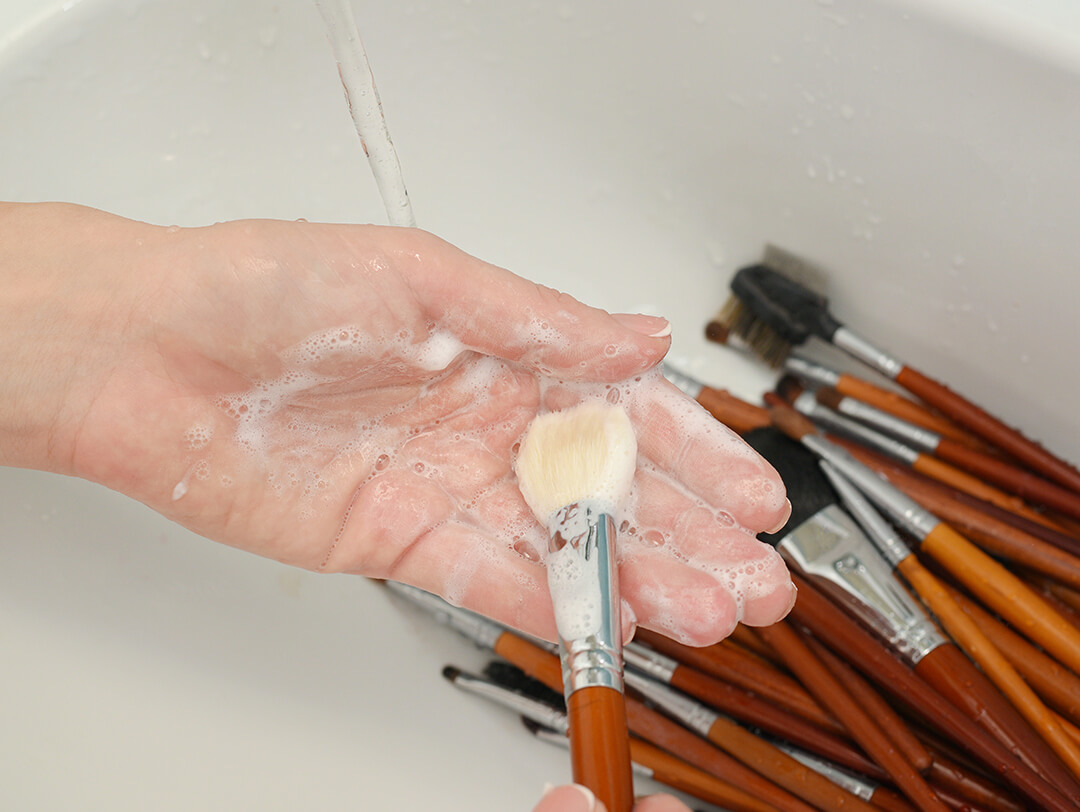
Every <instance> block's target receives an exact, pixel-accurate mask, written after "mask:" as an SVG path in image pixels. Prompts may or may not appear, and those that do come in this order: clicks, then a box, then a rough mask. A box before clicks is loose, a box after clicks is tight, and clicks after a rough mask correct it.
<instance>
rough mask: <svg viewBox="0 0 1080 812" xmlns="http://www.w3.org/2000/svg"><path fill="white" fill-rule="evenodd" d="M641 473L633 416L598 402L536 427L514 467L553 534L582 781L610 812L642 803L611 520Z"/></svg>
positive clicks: (551, 565) (558, 615) (555, 594)
mask: <svg viewBox="0 0 1080 812" xmlns="http://www.w3.org/2000/svg"><path fill="white" fill-rule="evenodd" d="M636 465H637V440H636V438H635V436H634V430H633V427H632V426H631V424H630V419H629V418H628V417H627V416H626V412H624V411H623V410H622V408H620V407H618V406H610V405H608V404H600V403H595V402H585V403H582V404H580V405H579V406H576V407H574V408H572V409H567V410H563V411H557V412H550V413H547V414H543V415H540V416H538V417H536V418H535V419H534V420H533V422H532V423H531V424H530V425H529V428H528V430H527V432H526V434H525V438H524V439H523V440H522V442H521V449H520V451H519V452H518V455H517V459H516V460H515V464H514V470H515V472H516V474H517V479H518V485H519V487H520V489H521V493H522V495H523V496H524V497H525V501H526V503H527V504H528V505H529V507H530V508H531V509H532V512H533V514H534V515H535V516H536V518H537V520H538V521H539V522H540V523H541V524H543V525H544V526H545V527H547V529H548V532H549V534H550V542H549V545H548V555H547V562H546V563H547V572H548V586H549V588H550V591H551V600H552V603H553V604H554V608H555V623H556V627H557V629H558V632H559V648H560V652H561V659H562V666H563V685H564V690H565V693H566V706H567V714H568V717H569V721H570V756H571V763H572V765H573V776H574V781H576V782H577V783H579V784H583V785H584V786H586V787H588V788H589V789H591V790H592V791H593V792H594V793H595V794H596V796H597V798H599V799H600V800H601V801H603V802H604V804H605V805H606V807H607V808H608V810H610V812H630V808H631V806H633V802H634V791H633V780H632V777H631V770H630V749H629V741H628V734H627V728H626V708H625V703H624V700H623V681H622V625H621V622H620V602H619V588H618V576H617V572H618V570H617V567H616V563H615V520H614V518H613V517H614V516H615V515H616V514H617V512H618V510H619V509H620V507H621V505H622V502H623V501H624V500H625V498H626V495H627V493H628V492H629V490H630V485H631V483H632V481H633V478H634V470H635V468H636Z"/></svg>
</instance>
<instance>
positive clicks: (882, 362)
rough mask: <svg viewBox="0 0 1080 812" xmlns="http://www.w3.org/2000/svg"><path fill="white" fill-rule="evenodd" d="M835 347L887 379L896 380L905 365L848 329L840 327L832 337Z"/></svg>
mask: <svg viewBox="0 0 1080 812" xmlns="http://www.w3.org/2000/svg"><path fill="white" fill-rule="evenodd" d="M832 343H833V346H835V347H838V348H840V349H841V350H843V351H844V352H846V353H848V355H851V356H853V357H855V358H858V359H859V360H860V361H862V362H863V363H865V364H869V365H870V366H872V367H873V368H874V369H876V370H877V371H878V372H880V373H881V374H882V375H884V376H885V377H887V378H890V379H894V378H896V376H897V375H899V374H900V370H902V369H903V368H904V365H903V364H902V363H900V361H898V360H897V359H895V358H893V357H892V356H891V355H889V353H887V352H885V350H883V349H881V348H880V347H875V346H874V345H873V344H871V343H870V342H869V341H867V340H866V339H865V338H863V337H861V336H858V335H856V334H855V333H853V332H851V330H849V329H848V328H847V327H840V328H839V329H837V331H836V332H835V333H833V337H832Z"/></svg>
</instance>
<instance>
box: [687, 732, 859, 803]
mask: <svg viewBox="0 0 1080 812" xmlns="http://www.w3.org/2000/svg"><path fill="white" fill-rule="evenodd" d="M708 739H709V741H711V742H712V743H713V744H715V745H716V746H717V747H720V748H722V749H724V750H726V751H728V752H729V753H730V754H731V755H733V756H734V757H735V758H737V759H738V760H739V761H741V762H742V763H743V764H745V765H746V766H747V767H750V768H751V769H752V770H754V771H755V772H758V773H760V774H761V775H763V776H765V777H766V778H768V779H769V780H771V781H772V782H773V783H775V784H776V785H778V786H781V787H783V788H784V789H786V790H788V792H791V793H792V794H795V795H797V796H798V797H800V798H802V799H803V800H804V801H806V802H807V803H810V804H812V805H813V806H816V807H817V808H818V809H844V810H851V811H852V812H856V811H857V812H876V810H875V809H874V807H873V806H872V805H871V804H869V803H867V802H866V801H864V800H863V799H862V798H859V797H858V796H856V795H853V794H852V793H850V792H848V791H847V790H846V789H843V788H842V787H840V786H838V785H837V784H834V783H833V782H832V781H830V780H829V779H828V778H826V777H825V776H823V775H821V774H820V773H817V772H814V771H813V770H811V769H810V768H809V767H807V766H806V765H804V764H802V763H801V762H799V761H796V760H795V759H794V758H793V757H792V756H789V755H788V754H787V753H785V752H784V751H782V750H780V749H779V748H778V747H775V746H773V745H772V744H770V743H769V742H767V741H765V740H764V739H762V738H759V737H758V736H756V735H754V734H753V733H751V732H750V731H749V730H746V729H745V728H742V727H740V726H739V725H737V724H736V723H735V722H732V721H731V720H730V719H727V718H725V717H723V716H721V717H719V718H717V720H716V721H715V722H714V723H713V725H712V727H711V728H710V729H709V733H708Z"/></svg>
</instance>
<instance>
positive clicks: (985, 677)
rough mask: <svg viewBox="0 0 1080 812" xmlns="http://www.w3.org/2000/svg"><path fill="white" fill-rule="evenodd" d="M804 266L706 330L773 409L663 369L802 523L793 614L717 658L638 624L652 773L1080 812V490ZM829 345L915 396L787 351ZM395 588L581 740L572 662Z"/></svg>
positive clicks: (776, 259) (633, 700)
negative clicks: (821, 288) (878, 336)
mask: <svg viewBox="0 0 1080 812" xmlns="http://www.w3.org/2000/svg"><path fill="white" fill-rule="evenodd" d="M791 267H792V261H791V258H789V257H786V256H783V255H780V254H777V252H775V251H771V252H767V253H766V258H765V261H764V262H763V263H762V264H760V265H755V266H752V267H750V268H745V269H743V270H741V271H740V272H739V273H738V274H736V276H735V278H734V279H733V281H732V294H733V296H732V298H731V300H730V301H729V303H728V305H727V306H725V307H724V308H723V309H722V310H721V311H720V313H719V314H718V316H717V318H716V319H715V320H714V321H713V322H712V323H710V324H709V325H708V327H707V335H709V336H710V337H711V338H713V339H714V340H717V341H721V342H723V343H728V344H732V345H734V344H735V343H740V344H742V348H743V350H744V351H749V352H753V353H755V354H757V355H758V356H759V357H761V358H762V359H763V360H765V361H767V362H768V363H771V364H774V365H778V366H781V367H782V368H783V370H784V373H785V377H784V378H782V379H781V381H780V384H779V385H778V386H777V389H776V391H774V392H770V393H768V394H767V395H766V396H765V398H764V401H763V404H762V405H756V404H751V403H747V402H745V401H742V400H739V399H737V398H735V397H734V396H732V395H730V394H728V393H726V392H723V391H721V390H716V389H712V388H709V387H707V386H704V385H702V384H701V383H699V382H697V381H694V380H692V379H690V378H688V377H687V376H685V375H683V374H681V373H679V372H678V371H676V370H672V369H667V370H665V372H666V374H667V375H668V377H669V378H670V379H671V380H672V381H673V382H674V383H676V384H677V385H678V386H680V387H681V388H682V389H683V390H684V391H686V392H687V393H688V394H689V395H690V396H691V397H694V398H695V399H696V400H698V402H700V403H701V404H702V405H703V406H704V407H705V408H706V409H708V410H709V411H710V412H711V413H712V414H714V415H715V416H716V417H717V418H718V419H719V420H721V421H722V422H724V423H725V424H727V425H728V426H730V427H731V428H733V429H734V430H736V431H738V432H739V433H740V434H742V436H743V437H744V438H745V439H746V440H747V442H748V443H750V444H751V445H752V446H753V447H754V448H756V449H757V450H758V451H759V452H760V453H761V454H762V455H763V456H764V457H765V458H766V459H768V460H769V461H770V462H771V463H772V464H773V465H774V466H775V467H776V468H777V470H778V471H779V473H780V474H781V476H782V477H783V479H784V481H785V484H786V485H787V489H788V494H789V498H790V499H791V502H792V508H793V509H792V516H791V519H790V520H789V522H788V523H787V525H786V526H785V527H784V528H783V529H782V530H781V531H780V532H778V533H776V534H774V535H766V536H763V537H762V538H763V540H766V541H769V542H771V543H773V544H774V545H775V546H776V547H777V549H778V550H779V551H780V552H781V554H782V555H783V556H784V558H785V560H786V561H787V562H788V564H789V568H790V570H791V572H792V577H793V580H794V581H795V582H796V584H797V586H798V588H799V595H798V600H797V601H796V604H795V607H794V609H793V610H792V612H791V614H790V615H789V617H788V618H787V619H786V620H784V621H782V622H780V623H778V624H775V625H773V626H770V627H767V628H760V629H749V628H747V627H743V626H739V627H738V628H737V629H736V631H735V633H734V634H733V635H732V636H731V637H730V638H728V639H727V640H725V641H723V642H721V643H719V644H717V645H714V646H711V647H707V648H702V649H694V648H689V647H686V646H683V645H681V644H678V643H676V642H674V641H672V640H670V639H667V638H665V637H663V636H661V635H658V634H655V633H651V632H648V631H645V630H639V632H638V634H637V637H636V639H635V641H634V642H633V643H630V644H628V645H627V646H626V647H625V648H624V651H623V657H624V660H625V673H624V679H625V686H626V689H627V696H626V721H627V725H628V727H629V732H630V735H631V739H630V755H631V757H632V759H633V761H634V762H635V764H636V766H637V767H638V769H639V770H641V771H643V772H644V773H646V774H648V775H651V776H652V777H653V778H655V779H656V780H658V781H661V782H663V783H666V784H668V785H670V786H672V787H674V788H676V789H678V790H680V791H682V792H684V793H686V794H687V795H689V796H692V797H693V798H696V799H699V800H701V801H704V802H706V803H709V804H712V805H714V806H716V807H719V808H722V809H729V810H754V811H755V812H760V811H761V810H813V809H817V810H835V809H844V810H852V809H855V810H880V809H887V810H911V809H919V810H961V809H962V810H975V812H978V810H993V812H1019V811H1020V810H1075V809H1078V808H1080V676H1078V675H1080V473H1078V472H1077V471H1076V470H1075V469H1074V468H1072V466H1070V465H1069V464H1068V463H1066V462H1064V461H1062V460H1060V459H1057V458H1056V457H1055V456H1054V455H1053V454H1051V453H1050V452H1048V451H1047V450H1046V449H1044V448H1042V447H1040V446H1038V445H1036V444H1035V443H1032V442H1031V441H1030V440H1028V439H1027V438H1025V437H1024V436H1023V435H1022V434H1020V433H1019V432H1017V431H1016V430H1014V429H1012V428H1010V427H1008V426H1006V425H1004V424H1003V423H1001V421H999V420H997V419H996V418H994V417H992V416H991V415H990V414H988V413H987V412H986V411H984V410H983V409H981V408H979V407H977V406H974V405H972V404H970V403H969V402H967V401H966V400H964V399H963V398H961V397H960V396H958V395H956V394H955V393H953V392H952V391H950V390H948V389H947V388H945V387H944V386H942V385H941V384H939V383H936V382H934V381H933V380H931V379H930V378H928V377H927V376H925V375H923V374H922V373H919V372H917V371H915V370H913V369H911V368H910V367H908V366H906V365H905V364H903V363H901V362H899V361H898V360H896V359H895V358H893V357H892V356H890V355H889V354H888V353H886V352H884V351H882V350H880V349H878V348H876V347H874V346H873V345H872V344H870V343H869V342H868V341H866V340H865V339H863V338H861V337H859V336H856V335H854V334H853V333H852V332H851V331H850V330H848V328H846V327H844V326H843V325H841V324H840V323H839V322H838V321H837V320H836V319H835V318H834V317H833V316H832V315H831V314H830V313H829V311H828V303H827V301H826V300H825V299H824V298H823V297H821V296H820V295H818V294H817V293H816V292H814V291H813V290H812V289H810V288H809V287H807V286H806V285H805V284H803V283H801V282H800V281H799V280H798V279H796V278H794V277H793V276H792V275H791V273H790V269H791ZM812 337H815V338H817V339H820V340H824V341H827V342H829V343H831V344H832V345H834V346H835V347H837V348H839V349H841V350H844V351H845V352H847V353H848V354H850V355H851V356H852V357H854V358H856V359H858V360H859V361H860V362H865V363H866V364H868V365H869V366H870V367H871V368H872V369H873V370H875V372H876V373H880V374H883V375H885V376H887V377H888V378H889V379H891V380H892V381H894V382H895V384H896V385H897V386H896V387H892V388H889V387H885V388H883V387H881V386H879V385H876V384H873V383H871V382H868V381H866V380H863V379H861V378H860V377H859V376H855V375H851V374H847V373H841V372H837V371H833V370H831V369H827V368H826V367H824V366H823V365H821V364H819V363H817V362H813V361H810V360H808V359H807V358H805V357H802V356H799V355H798V354H795V353H791V352H790V350H791V348H792V347H793V346H798V345H801V344H803V343H805V342H806V341H808V340H809V339H810V338H812ZM901 390H907V391H908V393H910V395H911V397H908V396H906V395H904V394H900V392H901ZM390 586H391V588H393V589H394V590H395V592H397V593H398V594H401V595H404V596H405V597H406V598H408V599H409V600H411V601H412V602H414V603H418V604H420V605H421V606H424V607H426V608H427V609H428V610H429V611H431V612H432V613H433V614H434V615H436V616H437V617H438V618H440V619H441V620H442V621H443V622H445V623H447V624H448V625H450V626H452V627H454V628H455V629H456V630H457V631H459V632H461V633H463V634H465V635H466V636H467V637H469V638H470V639H471V640H473V641H474V642H476V643H477V644H479V645H481V646H482V647H484V648H486V649H489V650H491V651H492V652H493V653H494V654H496V655H498V659H497V660H495V661H493V662H492V663H491V665H490V666H489V667H488V668H487V669H485V672H484V673H483V674H468V673H465V672H463V671H461V670H459V669H456V668H453V667H448V668H447V669H446V671H445V672H444V675H445V676H446V677H447V678H448V679H450V680H451V681H452V682H454V683H455V684H456V685H458V686H459V687H461V688H463V689H465V690H468V691H470V692H473V693H476V694H480V695H484V696H486V697H488V698H490V699H492V700H494V701H496V702H498V703H501V704H503V705H506V706H507V707H509V708H511V709H513V710H514V711H516V712H517V713H519V714H521V715H522V716H523V717H524V718H525V719H526V720H527V726H528V727H529V729H530V730H531V731H532V732H533V733H535V734H536V735H537V736H539V737H542V738H545V739H549V740H552V741H556V742H561V743H563V744H565V743H566V741H567V738H566V733H567V726H568V725H567V715H566V711H565V708H564V706H563V704H562V695H563V689H564V686H563V676H562V669H561V667H560V662H559V656H558V654H557V649H554V648H552V647H551V646H549V645H548V644H545V643H540V642H537V641H532V640H526V639H524V638H522V637H520V636H519V635H517V634H515V633H513V632H511V631H508V630H506V629H505V628H503V627H501V626H498V625H496V624H494V623H492V622H490V621H487V620H485V619H483V618H480V617H478V616H476V615H473V614H471V613H468V612H465V611H463V610H460V609H456V608H454V607H450V606H449V605H447V604H445V603H443V602H442V601H440V600H438V599H437V598H434V597H433V596H430V595H428V594H426V593H422V592H419V591H417V590H414V589H411V588H408V587H402V586H400V585H396V584H391V585H390Z"/></svg>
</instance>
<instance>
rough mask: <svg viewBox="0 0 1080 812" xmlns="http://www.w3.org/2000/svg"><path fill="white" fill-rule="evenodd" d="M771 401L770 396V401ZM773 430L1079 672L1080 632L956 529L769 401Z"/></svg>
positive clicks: (789, 410)
mask: <svg viewBox="0 0 1080 812" xmlns="http://www.w3.org/2000/svg"><path fill="white" fill-rule="evenodd" d="M767 397H768V396H767ZM769 402H770V405H771V409H770V411H771V413H772V416H773V422H774V425H776V426H777V427H778V428H780V429H781V430H782V431H783V432H784V433H785V434H787V435H788V436H789V437H791V438H793V439H796V440H799V441H800V442H801V443H802V444H803V445H805V446H806V447H807V448H809V449H810V450H811V451H813V452H814V453H815V454H817V455H818V456H819V457H821V458H822V459H824V460H826V461H827V462H829V463H830V464H831V465H833V466H834V467H835V468H836V469H837V470H839V471H840V473H841V474H843V475H844V477H845V478H846V479H848V480H850V481H851V482H852V483H853V484H854V485H855V486H856V487H857V488H858V489H859V490H860V491H862V492H863V493H864V494H865V495H866V496H868V497H869V498H870V500H871V501H872V502H874V503H875V504H876V505H877V506H878V507H880V508H881V509H882V510H884V511H885V512H886V513H887V514H888V515H889V516H890V517H891V518H892V519H893V520H894V521H895V522H897V524H898V525H899V526H900V527H901V528H903V529H904V531H905V532H907V533H910V534H911V536H913V537H914V538H915V539H916V540H917V543H918V549H919V551H921V552H924V553H926V554H927V555H929V556H930V557H931V558H933V559H934V560H935V561H937V562H938V563H939V564H940V565H941V566H942V567H944V568H945V569H946V570H947V571H948V572H949V573H950V574H951V575H953V577H955V578H956V579H957V580H959V581H960V582H961V583H962V584H963V585H964V586H965V587H967V588H968V589H969V590H970V591H971V592H972V593H973V594H974V595H976V596H977V597H978V598H979V599H980V600H981V601H982V602H983V603H984V604H986V606H988V607H989V608H991V609H993V610H994V611H995V612H997V613H998V614H999V615H1001V616H1002V617H1003V618H1005V619H1007V620H1009V621H1010V622H1011V623H1013V624H1014V625H1015V626H1016V628H1018V629H1024V631H1025V633H1026V634H1027V636H1028V637H1029V638H1030V639H1032V640H1033V641H1034V642H1036V643H1038V644H1039V645H1041V646H1042V647H1043V648H1044V649H1046V650H1047V651H1048V652H1049V653H1051V654H1053V655H1054V656H1055V657H1057V658H1058V659H1060V660H1061V661H1062V662H1063V663H1064V664H1065V665H1068V666H1069V667H1070V668H1072V669H1073V670H1074V671H1080V631H1078V630H1077V629H1076V628H1075V627H1074V626H1072V625H1071V624H1070V623H1069V622H1068V621H1066V620H1065V619H1064V618H1062V617H1061V615H1059V614H1058V613H1057V612H1055V611H1054V609H1053V608H1052V607H1051V606H1050V605H1049V604H1047V603H1046V601H1044V600H1043V599H1042V598H1040V597H1039V596H1038V595H1037V594H1036V593H1035V591H1034V590H1033V589H1031V588H1030V587H1029V586H1028V585H1027V584H1025V583H1024V582H1023V581H1021V580H1020V579H1019V578H1017V577H1016V576H1015V575H1014V574H1013V573H1011V572H1009V571H1008V570H1007V569H1005V567H1003V566H1002V565H1001V564H999V563H998V562H997V561H995V560H994V559H992V558H991V557H990V556H988V555H987V554H986V553H984V552H983V551H982V550H980V549H979V548H978V547H976V546H975V545H974V544H972V543H971V542H970V541H968V540H967V539H966V538H964V537H963V536H962V535H961V534H960V533H958V532H956V530H954V529H953V528H952V527H950V526H949V525H947V524H946V523H945V522H943V521H941V520H940V519H939V518H938V517H937V516H935V515H934V514H933V513H931V512H930V511H928V510H926V509H925V508H923V507H922V506H920V505H919V504H918V503H916V502H915V501H914V500H912V499H910V498H909V497H908V496H907V495H905V494H904V493H902V492H901V491H899V490H898V489H897V488H895V487H894V486H893V485H891V484H890V483H889V482H888V481H886V480H884V479H882V478H881V477H879V476H878V475H877V474H876V473H874V472H873V471H871V470H870V469H869V468H867V467H866V466H864V465H862V464H861V463H859V462H858V461H856V460H855V458H854V457H852V456H851V455H850V454H849V453H848V452H847V451H845V450H844V449H843V448H841V447H840V446H838V445H836V444H835V443H833V442H831V441H829V440H828V439H826V438H825V437H823V436H822V435H821V434H819V433H818V432H817V429H816V428H815V426H814V424H813V423H812V422H811V421H810V420H809V419H807V418H806V417H804V416H803V415H801V414H799V413H798V412H797V411H795V409H793V408H792V407H791V406H789V405H788V404H786V403H783V402H782V401H779V400H778V399H772V398H769Z"/></svg>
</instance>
